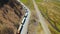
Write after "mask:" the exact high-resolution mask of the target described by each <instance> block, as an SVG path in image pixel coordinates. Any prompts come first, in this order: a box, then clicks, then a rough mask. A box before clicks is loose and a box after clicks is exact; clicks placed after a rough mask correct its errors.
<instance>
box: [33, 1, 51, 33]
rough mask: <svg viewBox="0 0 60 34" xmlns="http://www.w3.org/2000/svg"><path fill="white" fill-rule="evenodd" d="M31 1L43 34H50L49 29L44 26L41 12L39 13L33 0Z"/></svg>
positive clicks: (44, 22)
mask: <svg viewBox="0 0 60 34" xmlns="http://www.w3.org/2000/svg"><path fill="white" fill-rule="evenodd" d="M32 1H33V4H34V8H35V10H36V14H37V16H38V18H39V22H40V23H41V26H42V28H43V30H44V32H45V34H51V32H50V30H49V28H48V26H47V24H46V21H45V18H44V17H43V16H42V14H41V11H39V9H38V6H37V5H36V3H35V0H32Z"/></svg>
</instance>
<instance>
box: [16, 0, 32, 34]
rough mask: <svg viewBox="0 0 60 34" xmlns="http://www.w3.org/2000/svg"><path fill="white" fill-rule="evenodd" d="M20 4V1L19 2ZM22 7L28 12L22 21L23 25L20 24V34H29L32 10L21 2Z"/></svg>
mask: <svg viewBox="0 0 60 34" xmlns="http://www.w3.org/2000/svg"><path fill="white" fill-rule="evenodd" d="M17 1H19V2H20V0H17ZM20 3H21V5H22V6H23V8H24V10H25V11H26V13H25V16H24V18H23V20H22V23H21V24H20V27H19V29H18V32H20V34H27V31H28V30H27V29H28V24H29V18H30V14H31V13H30V10H29V9H28V8H27V7H26V6H25V5H24V4H23V3H22V2H20Z"/></svg>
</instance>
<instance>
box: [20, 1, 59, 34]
mask: <svg viewBox="0 0 60 34" xmlns="http://www.w3.org/2000/svg"><path fill="white" fill-rule="evenodd" d="M21 1H22V2H23V3H24V4H25V5H26V6H28V7H29V8H30V10H31V13H32V16H31V20H32V19H34V18H35V17H37V16H36V13H35V10H34V6H33V3H32V0H29V1H28V0H21ZM35 1H36V3H37V5H38V7H39V9H40V11H41V13H42V15H43V16H44V17H45V18H46V20H47V21H48V22H49V24H48V25H49V29H50V31H51V33H52V34H60V31H59V30H60V1H59V0H35ZM33 15H34V16H35V17H34V16H33ZM34 20H36V19H34ZM32 21H33V20H32ZM36 21H37V20H36ZM32 23H34V22H31V24H32ZM37 23H38V22H37ZM32 25H33V24H32ZM34 26H35V25H34ZM32 27H33V26H32ZM37 27H38V26H37ZM40 29H41V25H40ZM37 32H38V31H37ZM39 32H40V33H41V31H39ZM38 34H39V33H38Z"/></svg>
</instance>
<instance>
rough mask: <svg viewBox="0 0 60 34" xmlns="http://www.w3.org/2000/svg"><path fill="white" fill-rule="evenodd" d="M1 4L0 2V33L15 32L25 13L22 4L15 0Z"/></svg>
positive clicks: (14, 33)
mask: <svg viewBox="0 0 60 34" xmlns="http://www.w3.org/2000/svg"><path fill="white" fill-rule="evenodd" d="M0 1H2V2H3V0H0ZM4 2H5V1H4ZM1 4H2V3H1V2H0V34H16V32H17V29H18V27H19V25H20V24H19V23H20V22H21V20H22V17H23V15H24V13H25V12H24V10H23V8H22V5H21V4H20V3H19V2H17V1H16V0H9V1H8V2H7V3H6V4H5V3H3V5H1Z"/></svg>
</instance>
